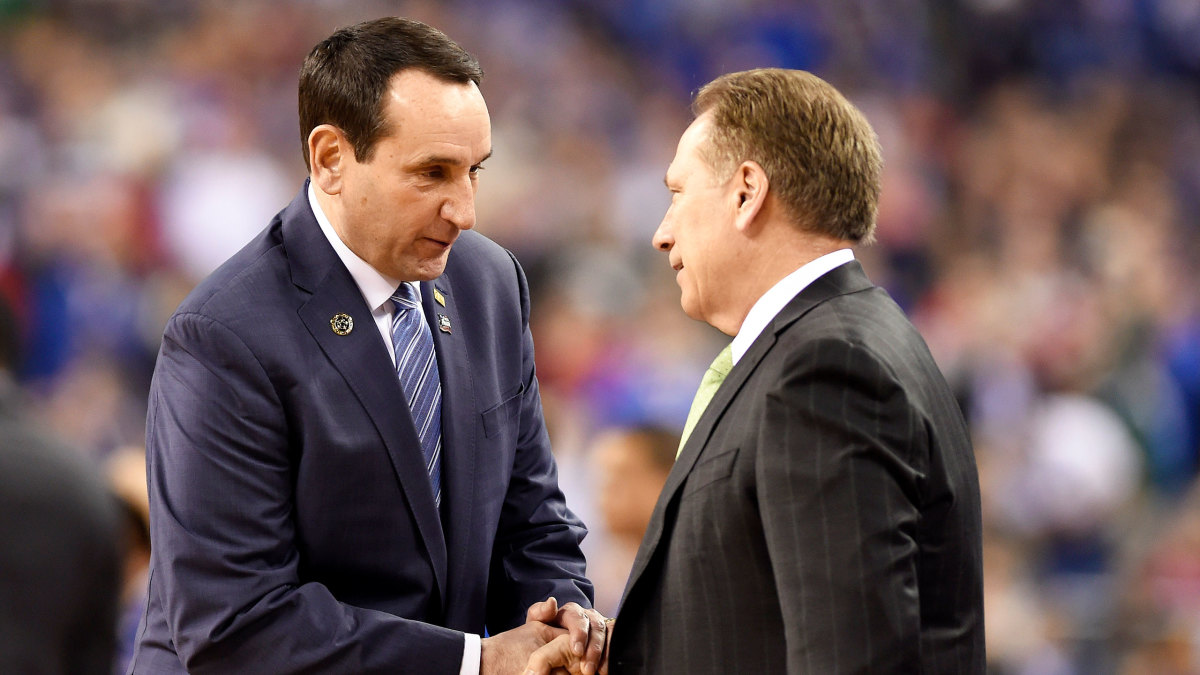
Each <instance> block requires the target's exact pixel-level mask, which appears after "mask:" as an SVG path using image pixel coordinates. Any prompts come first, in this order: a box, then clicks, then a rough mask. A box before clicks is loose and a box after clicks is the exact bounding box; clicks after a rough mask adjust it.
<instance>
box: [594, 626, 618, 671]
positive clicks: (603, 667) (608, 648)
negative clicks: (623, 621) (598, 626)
mask: <svg viewBox="0 0 1200 675" xmlns="http://www.w3.org/2000/svg"><path fill="white" fill-rule="evenodd" d="M604 628H605V634H604V658H603V659H602V660H601V661H600V669H599V670H598V671H597V675H608V657H609V656H611V655H612V639H613V631H614V630H616V622H615V621H612V620H609V621H605V622H604Z"/></svg>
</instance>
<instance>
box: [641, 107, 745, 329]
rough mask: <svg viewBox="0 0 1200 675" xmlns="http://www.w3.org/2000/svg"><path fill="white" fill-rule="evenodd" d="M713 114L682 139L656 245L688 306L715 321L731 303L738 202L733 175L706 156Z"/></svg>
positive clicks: (668, 180)
mask: <svg viewBox="0 0 1200 675" xmlns="http://www.w3.org/2000/svg"><path fill="white" fill-rule="evenodd" d="M709 124H710V115H708V114H704V115H701V116H700V117H697V118H696V120H695V121H694V122H692V124H691V126H689V127H688V128H687V130H686V131H684V132H683V136H682V137H681V138H680V139H679V147H678V148H677V149H676V152H675V159H674V160H672V161H671V165H670V167H668V168H667V176H666V184H667V189H668V190H670V191H671V206H670V207H668V208H667V213H666V215H664V216H663V219H662V223H660V224H659V226H658V230H657V231H656V232H655V233H654V239H653V244H654V247H655V248H657V249H659V250H660V251H665V252H666V253H667V256H668V260H669V261H670V264H671V267H672V268H673V269H674V270H675V281H676V283H678V284H679V289H680V291H681V296H680V300H679V302H680V304H681V305H682V306H683V311H684V312H686V313H687V315H688V316H690V317H692V318H693V319H698V320H700V321H706V322H708V323H710V324H713V325H716V324H715V323H714V320H715V318H716V317H717V316H718V315H719V313H720V312H721V310H722V309H723V308H724V306H725V305H726V304H727V298H726V295H727V293H728V289H729V285H730V284H729V279H730V277H729V276H728V275H730V274H735V273H736V270H732V269H729V267H730V265H729V264H728V263H729V262H730V260H731V259H732V256H730V255H729V252H728V250H727V249H728V247H729V244H730V243H731V242H730V237H729V234H730V233H731V232H732V230H733V219H734V215H735V213H736V203H735V202H734V198H733V196H732V194H731V191H730V188H729V180H728V178H727V177H726V178H724V179H722V178H719V177H717V176H716V174H714V173H713V170H712V167H710V166H709V165H708V162H706V161H705V160H704V159H703V158H702V157H701V156H700V149H701V147H702V146H703V144H704V143H705V142H707V139H708V128H709Z"/></svg>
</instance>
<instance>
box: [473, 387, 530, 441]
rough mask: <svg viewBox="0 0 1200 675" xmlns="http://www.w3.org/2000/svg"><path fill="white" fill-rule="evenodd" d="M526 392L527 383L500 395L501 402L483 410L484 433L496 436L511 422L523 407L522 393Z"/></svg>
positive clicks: (491, 436)
mask: <svg viewBox="0 0 1200 675" xmlns="http://www.w3.org/2000/svg"><path fill="white" fill-rule="evenodd" d="M524 393H525V383H524V382H522V383H521V384H519V385H517V387H516V388H514V389H512V390H510V391H508V392H506V393H505V394H504V395H503V396H501V397H500V402H499V403H497V404H496V405H494V406H492V407H490V408H488V409H487V410H484V411H483V435H484V436H486V437H488V438H494V437H496V436H497V435H499V434H500V432H501V431H503V430H504V428H505V427H506V426H508V425H509V424H510V421H511V420H512V418H513V417H514V416H515V415H516V412H517V409H518V408H520V407H521V405H520V404H521V394H524Z"/></svg>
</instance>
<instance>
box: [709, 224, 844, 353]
mask: <svg viewBox="0 0 1200 675" xmlns="http://www.w3.org/2000/svg"><path fill="white" fill-rule="evenodd" d="M853 260H854V251H851V250H850V249H848V248H841V249H838V250H836V251H834V252H833V253H826V254H825V255H823V256H821V257H820V258H817V259H816V260H813V261H811V262H809V263H807V264H805V265H803V266H801V267H800V268H799V269H797V270H796V271H795V272H792V273H791V274H789V275H787V276H786V277H784V278H782V279H780V280H779V282H778V283H776V284H775V285H774V286H772V287H771V288H770V290H768V291H767V292H766V293H763V295H762V297H761V298H759V299H758V302H755V303H754V306H753V307H751V308H750V312H749V313H748V314H746V319H745V320H744V321H742V327H741V328H740V329H738V333H737V335H736V336H734V338H733V343H732V344H730V346H729V350H730V352H732V354H733V363H734V365H736V364H737V362H738V361H740V360H741V359H742V357H743V356H745V355H746V351H747V350H748V349H750V345H752V344H754V341H755V340H756V339H757V338H758V336H759V334H761V333H762V332H763V329H764V328H766V327H767V324H769V323H771V320H772V319H774V318H775V315H776V314H779V312H780V310H782V309H783V308H784V307H785V306H787V304H788V303H789V302H791V301H792V299H793V298H795V297H796V296H797V295H800V291H803V290H804V289H805V288H807V287H808V285H809V284H811V283H812V282H814V281H816V280H817V279H819V278H821V276H822V275H824V274H825V273H827V272H829V271H830V270H832V269H833V268H835V267H841V266H842V265H845V264H846V263H848V262H851V261H853Z"/></svg>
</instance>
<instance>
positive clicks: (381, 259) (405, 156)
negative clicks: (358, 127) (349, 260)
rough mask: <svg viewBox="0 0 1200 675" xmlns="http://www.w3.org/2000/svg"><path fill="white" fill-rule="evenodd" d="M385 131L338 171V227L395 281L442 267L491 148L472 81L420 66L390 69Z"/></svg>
mask: <svg viewBox="0 0 1200 675" xmlns="http://www.w3.org/2000/svg"><path fill="white" fill-rule="evenodd" d="M383 113H384V119H385V120H386V122H387V124H388V125H389V126H388V131H387V132H386V133H385V135H384V137H383V138H381V139H380V140H379V141H378V143H377V144H376V146H375V152H374V154H373V155H372V156H371V160H370V161H367V162H359V161H357V160H356V159H355V158H351V159H350V161H349V162H347V164H346V165H345V167H344V169H343V171H344V175H343V183H342V193H341V200H342V204H343V211H342V213H343V220H342V222H341V223H340V224H338V225H340V227H338V229H339V234H340V235H341V237H342V240H343V241H345V242H346V245H347V246H349V247H350V250H352V251H354V252H355V253H356V254H357V255H358V256H359V257H360V258H362V259H363V260H365V261H367V262H368V263H370V264H371V266H372V267H374V268H375V269H376V270H378V271H379V272H381V273H383V274H385V275H387V276H389V277H393V278H395V279H400V280H403V281H418V280H419V281H428V280H430V279H434V278H436V277H438V276H440V275H441V274H442V271H443V270H445V269H446V259H447V257H448V256H449V254H450V247H451V245H452V244H453V243H454V240H455V239H457V238H458V235H459V233H460V232H462V231H463V230H469V229H471V228H472V227H474V226H475V191H476V184H477V181H478V178H479V171H480V169H481V166H480V165H481V164H482V162H483V160H485V159H487V157H488V156H489V155H490V154H491V152H492V132H491V119H490V117H489V116H488V110H487V105H486V104H485V103H484V101H483V95H482V94H480V93H479V88H478V87H476V86H475V83H473V82H468V83H466V84H460V83H457V82H447V81H445V80H441V79H438V78H436V77H434V76H433V75H430V74H429V73H427V72H425V71H422V70H415V69H410V70H405V71H402V72H400V73H398V74H396V75H395V76H394V77H393V78H392V81H391V86H390V87H389V88H388V90H387V92H386V93H385V94H384V98H383Z"/></svg>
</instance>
